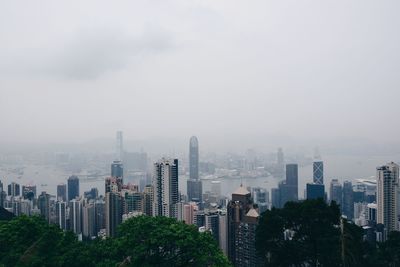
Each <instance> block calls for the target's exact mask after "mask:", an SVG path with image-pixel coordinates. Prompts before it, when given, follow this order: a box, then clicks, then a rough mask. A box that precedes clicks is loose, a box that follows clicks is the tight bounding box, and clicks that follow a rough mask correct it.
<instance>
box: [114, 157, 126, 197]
mask: <svg viewBox="0 0 400 267" xmlns="http://www.w3.org/2000/svg"><path fill="white" fill-rule="evenodd" d="M111 177H113V178H115V179H116V180H117V185H118V190H119V191H121V189H122V185H123V184H124V167H123V165H122V162H121V161H116V160H115V161H113V163H112V164H111Z"/></svg>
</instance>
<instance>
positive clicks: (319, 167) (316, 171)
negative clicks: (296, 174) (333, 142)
mask: <svg viewBox="0 0 400 267" xmlns="http://www.w3.org/2000/svg"><path fill="white" fill-rule="evenodd" d="M313 182H314V183H315V184H324V162H323V161H314V163H313Z"/></svg>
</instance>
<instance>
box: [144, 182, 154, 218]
mask: <svg viewBox="0 0 400 267" xmlns="http://www.w3.org/2000/svg"><path fill="white" fill-rule="evenodd" d="M153 201H154V191H153V186H152V185H146V186H145V187H144V190H143V202H144V206H143V213H144V214H146V215H147V216H152V215H153Z"/></svg>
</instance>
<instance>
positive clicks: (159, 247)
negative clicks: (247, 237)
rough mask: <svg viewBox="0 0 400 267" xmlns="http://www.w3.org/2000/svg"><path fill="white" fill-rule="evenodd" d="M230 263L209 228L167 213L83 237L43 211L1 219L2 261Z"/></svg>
mask: <svg viewBox="0 0 400 267" xmlns="http://www.w3.org/2000/svg"><path fill="white" fill-rule="evenodd" d="M2 265H4V266H7V267H8V266H52V267H53V266H70V267H74V266H89V267H90V266H230V265H229V262H228V260H227V259H226V258H225V256H224V255H223V254H222V252H221V250H220V249H219V248H218V246H217V244H216V243H215V241H214V239H213V238H212V236H211V235H210V234H209V233H199V232H198V231H197V228H196V227H195V226H192V225H186V224H184V223H181V222H177V221H176V220H175V219H171V218H166V217H147V216H139V217H136V218H132V219H129V220H127V221H126V222H124V223H123V224H121V226H120V228H119V236H118V237H117V238H107V239H97V240H94V241H90V242H79V241H78V240H77V238H76V236H75V235H74V234H73V233H71V232H63V231H62V230H60V229H59V228H58V227H57V226H56V225H49V224H47V223H46V222H45V221H44V220H43V219H41V218H39V217H26V216H21V217H17V218H14V219H13V220H10V221H2V222H0V266H2Z"/></svg>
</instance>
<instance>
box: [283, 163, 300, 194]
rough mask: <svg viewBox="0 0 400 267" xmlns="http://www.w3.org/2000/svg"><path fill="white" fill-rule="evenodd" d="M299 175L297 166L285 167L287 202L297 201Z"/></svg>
mask: <svg viewBox="0 0 400 267" xmlns="http://www.w3.org/2000/svg"><path fill="white" fill-rule="evenodd" d="M298 180H299V174H298V166H297V164H287V165H286V186H287V187H288V197H287V198H288V200H289V201H297V200H298V199H299V197H298V188H299V182H298Z"/></svg>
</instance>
